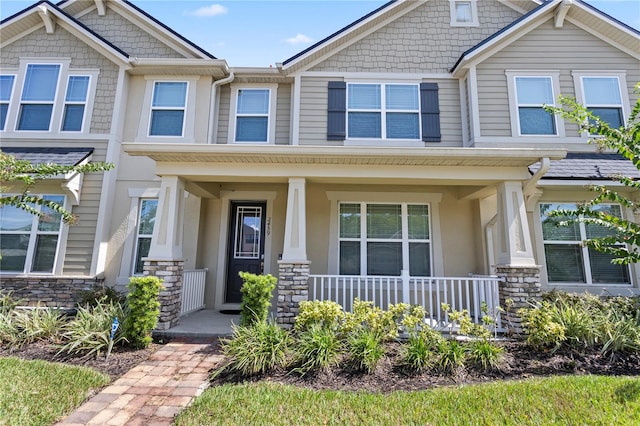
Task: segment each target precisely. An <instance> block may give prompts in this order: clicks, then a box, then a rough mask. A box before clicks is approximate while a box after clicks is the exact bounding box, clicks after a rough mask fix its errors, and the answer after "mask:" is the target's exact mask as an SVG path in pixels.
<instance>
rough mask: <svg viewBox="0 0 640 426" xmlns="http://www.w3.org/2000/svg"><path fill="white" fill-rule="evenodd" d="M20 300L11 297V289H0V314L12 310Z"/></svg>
mask: <svg viewBox="0 0 640 426" xmlns="http://www.w3.org/2000/svg"><path fill="white" fill-rule="evenodd" d="M20 303H22V301H21V300H20V299H16V298H15V297H13V290H9V291H5V290H2V289H0V314H3V313H6V312H10V311H12V310H13V309H14V308H15V307H16V306H18V305H20Z"/></svg>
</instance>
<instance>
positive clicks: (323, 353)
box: [293, 323, 342, 375]
mask: <svg viewBox="0 0 640 426" xmlns="http://www.w3.org/2000/svg"><path fill="white" fill-rule="evenodd" d="M293 351H294V365H295V366H296V368H295V369H294V371H295V372H297V373H301V374H303V375H304V374H307V373H308V372H310V371H314V370H318V369H325V368H328V367H332V366H336V365H338V362H339V360H340V355H341V353H342V342H341V341H340V338H339V337H338V335H337V334H336V330H335V328H333V327H323V324H322V323H314V324H312V325H311V326H309V327H308V328H305V329H304V330H302V331H301V332H299V333H298V335H297V336H296V341H295V344H294V347H293Z"/></svg>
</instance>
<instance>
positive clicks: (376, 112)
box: [347, 84, 420, 139]
mask: <svg viewBox="0 0 640 426" xmlns="http://www.w3.org/2000/svg"><path fill="white" fill-rule="evenodd" d="M347 111H348V113H347V129H348V131H347V137H348V138H375V139H420V98H419V91H418V85H417V84H349V85H348V90H347Z"/></svg>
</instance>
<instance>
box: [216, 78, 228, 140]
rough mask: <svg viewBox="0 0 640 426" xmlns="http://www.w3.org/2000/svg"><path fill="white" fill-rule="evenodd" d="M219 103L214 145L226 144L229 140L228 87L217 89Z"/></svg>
mask: <svg viewBox="0 0 640 426" xmlns="http://www.w3.org/2000/svg"><path fill="white" fill-rule="evenodd" d="M218 90H219V91H220V102H219V104H218V105H219V106H218V137H217V139H216V143H227V142H228V141H227V139H228V138H229V114H230V113H231V111H229V108H231V88H230V87H229V85H226V86H222V87H221V88H218Z"/></svg>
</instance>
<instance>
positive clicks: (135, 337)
mask: <svg viewBox="0 0 640 426" xmlns="http://www.w3.org/2000/svg"><path fill="white" fill-rule="evenodd" d="M128 287H129V294H128V295H127V303H128V305H129V315H128V316H127V318H126V320H125V322H124V329H125V332H126V337H127V339H128V340H129V343H131V344H132V345H133V346H135V347H137V348H146V347H148V346H149V344H150V343H151V341H152V339H151V332H152V331H153V329H154V328H155V327H156V325H157V324H158V317H159V316H160V302H159V301H158V296H159V295H160V291H161V290H162V289H163V287H162V281H161V280H160V279H159V278H158V277H154V276H144V277H132V278H131V279H130V280H129V285H128ZM112 319H113V318H112Z"/></svg>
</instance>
